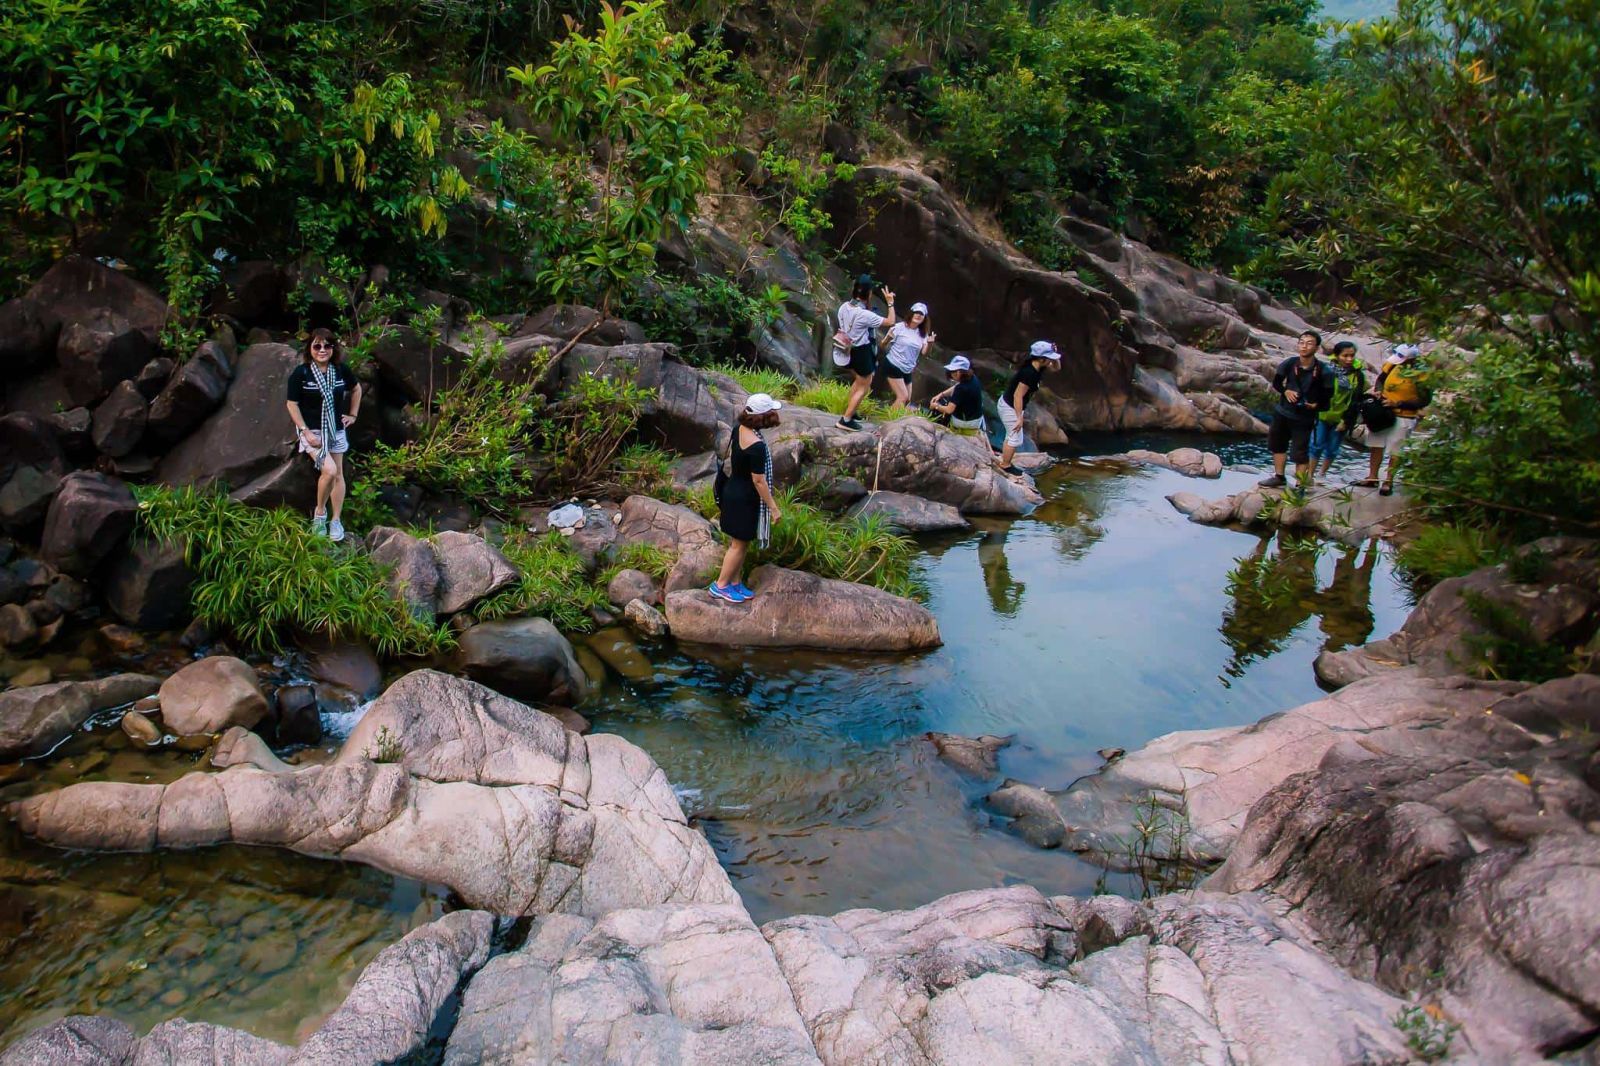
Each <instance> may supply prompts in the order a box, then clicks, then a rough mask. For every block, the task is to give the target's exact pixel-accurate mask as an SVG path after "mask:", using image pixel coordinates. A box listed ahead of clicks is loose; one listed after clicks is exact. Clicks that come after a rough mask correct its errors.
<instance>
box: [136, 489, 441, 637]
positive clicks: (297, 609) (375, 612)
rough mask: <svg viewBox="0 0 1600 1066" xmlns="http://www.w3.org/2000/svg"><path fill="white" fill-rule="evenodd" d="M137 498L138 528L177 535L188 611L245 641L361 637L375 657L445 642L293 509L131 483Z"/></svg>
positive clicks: (372, 572)
mask: <svg viewBox="0 0 1600 1066" xmlns="http://www.w3.org/2000/svg"><path fill="white" fill-rule="evenodd" d="M138 498H139V526H140V528H141V529H142V530H143V532H144V533H146V534H147V535H149V536H151V537H153V538H155V539H157V540H163V541H171V542H181V543H183V544H184V556H185V558H186V559H187V560H188V562H189V565H190V566H191V567H192V568H193V569H194V571H195V574H196V575H197V580H196V581H195V584H194V588H193V590H192V591H191V593H190V599H191V601H192V603H193V605H194V612H195V616H196V617H198V618H199V619H200V620H201V621H203V622H205V623H207V624H208V625H212V626H216V627H218V628H220V629H225V630H227V631H229V632H231V633H232V634H234V636H236V637H237V638H238V639H239V640H241V641H243V642H244V643H245V644H247V645H249V646H251V647H254V648H265V649H277V648H280V647H282V645H283V636H284V634H285V633H288V632H293V631H298V632H301V633H307V634H321V635H323V636H327V637H330V638H345V639H351V640H364V641H369V642H370V643H371V644H372V646H373V648H374V649H375V650H376V651H377V653H378V654H379V655H380V656H394V655H430V654H433V653H435V652H438V651H441V650H443V649H445V648H448V647H450V646H451V645H452V644H453V643H454V638H453V637H452V636H451V633H450V630H449V628H448V627H445V626H433V625H429V624H427V623H425V622H420V621H418V620H416V619H415V618H413V617H412V615H411V613H410V612H409V611H408V610H407V609H406V607H405V605H404V604H402V603H401V602H400V601H399V600H397V599H395V598H394V597H393V596H391V595H390V594H389V591H388V589H387V587H386V586H385V584H384V580H383V579H384V575H383V573H382V572H381V571H380V569H379V567H378V566H377V565H376V564H375V563H373V561H372V559H371V558H370V557H369V556H367V555H366V554H365V553H363V552H361V551H359V550H357V549H355V548H353V547H346V546H341V545H334V544H330V543H329V542H328V541H327V540H326V539H324V538H322V537H318V536H314V535H313V534H312V532H311V529H310V527H309V526H308V525H307V524H306V520H305V518H304V516H302V515H299V514H296V513H293V512H291V511H287V510H272V511H265V510H260V509H258V508H254V507H246V506H245V505H244V504H241V503H235V502H233V501H232V500H229V499H228V498H227V497H226V496H223V495H220V494H212V493H203V492H197V491H195V490H194V489H187V488H186V489H171V488H166V487H163V486H150V487H141V488H140V489H138Z"/></svg>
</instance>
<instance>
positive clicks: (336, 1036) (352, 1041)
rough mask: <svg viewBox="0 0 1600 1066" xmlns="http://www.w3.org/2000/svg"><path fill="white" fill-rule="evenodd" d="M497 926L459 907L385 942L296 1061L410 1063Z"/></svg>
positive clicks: (334, 1065)
mask: <svg viewBox="0 0 1600 1066" xmlns="http://www.w3.org/2000/svg"><path fill="white" fill-rule="evenodd" d="M494 927H495V922H494V916H493V915H491V914H488V913H487V912H485V911H456V912H454V913H452V914H447V915H445V916H444V917H443V918H440V919H439V920H437V921H434V922H430V923H428V924H427V925H424V926H421V927H420V928H417V929H413V930H412V931H411V932H409V933H407V934H406V935H405V936H404V937H402V938H401V939H400V941H399V942H398V943H396V944H391V945H390V946H389V947H387V948H384V949H383V950H382V951H380V952H379V953H378V955H377V957H376V958H374V959H373V960H372V961H371V962H370V963H368V964H367V967H366V969H364V970H362V971H361V976H360V977H359V978H358V979H357V980H356V983H355V987H354V988H352V989H351V990H350V994H349V995H348V996H346V997H345V1001H344V1003H343V1004H342V1005H341V1006H340V1007H339V1009H338V1010H336V1011H334V1012H333V1013H332V1014H331V1015H329V1016H328V1019H327V1020H326V1021H325V1022H323V1023H322V1025H321V1027H320V1028H318V1029H317V1031H316V1032H315V1033H313V1034H312V1035H311V1036H310V1037H309V1038H307V1039H306V1041H305V1042H304V1043H302V1044H301V1045H300V1047H299V1050H298V1051H296V1053H295V1058H294V1061H295V1062H296V1063H304V1064H306V1066H314V1064H316V1066H322V1064H325V1066H343V1064H345V1063H351V1062H399V1061H407V1059H408V1057H409V1056H411V1055H414V1054H416V1053H418V1052H420V1051H421V1050H422V1049H423V1047H424V1046H425V1045H426V1044H427V1042H428V1038H429V1036H430V1035H431V1034H432V1033H433V1032H434V1030H435V1028H436V1025H437V1020H438V1018H439V1016H440V1014H441V1012H442V1011H443V1010H444V1009H445V1006H446V1004H447V1003H448V1002H449V1001H450V999H451V997H452V996H454V995H455V994H456V989H457V988H458V987H459V986H460V985H461V984H462V982H463V981H465V980H466V979H468V978H469V977H471V976H472V975H473V974H474V973H476V972H477V971H478V968H479V967H481V966H482V965H483V964H484V961H485V960H486V959H488V957H489V945H490V937H491V936H492V935H493V933H494Z"/></svg>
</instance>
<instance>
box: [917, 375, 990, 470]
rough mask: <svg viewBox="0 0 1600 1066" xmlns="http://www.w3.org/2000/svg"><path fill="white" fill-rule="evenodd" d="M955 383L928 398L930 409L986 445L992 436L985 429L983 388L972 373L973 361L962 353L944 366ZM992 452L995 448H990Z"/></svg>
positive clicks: (957, 429)
mask: <svg viewBox="0 0 1600 1066" xmlns="http://www.w3.org/2000/svg"><path fill="white" fill-rule="evenodd" d="M944 369H945V373H947V374H949V375H950V380H951V381H952V382H953V384H952V385H951V386H950V387H949V388H948V389H945V390H944V391H943V392H941V393H939V395H937V396H935V397H934V398H933V399H931V400H929V401H928V408H929V409H930V410H932V411H934V412H937V414H938V416H939V417H938V421H940V422H943V423H945V424H946V425H948V426H949V427H950V429H951V430H952V431H953V432H955V433H959V434H960V435H961V436H963V437H978V438H980V439H981V440H982V441H983V443H984V445H985V446H988V444H989V438H988V436H987V434H985V433H984V431H983V389H982V387H980V386H979V385H978V379H977V378H975V377H973V376H972V361H971V360H969V359H968V358H967V357H966V356H964V355H958V356H956V357H955V358H954V359H952V360H950V361H949V362H948V363H946V364H945V365H944ZM990 452H991V454H992V453H993V449H992V448H991V449H990Z"/></svg>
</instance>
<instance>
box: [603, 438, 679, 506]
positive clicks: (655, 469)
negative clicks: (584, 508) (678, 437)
mask: <svg viewBox="0 0 1600 1066" xmlns="http://www.w3.org/2000/svg"><path fill="white" fill-rule="evenodd" d="M677 461H678V457H677V456H676V455H673V454H672V453H671V452H668V451H663V450H662V449H660V448H657V447H655V446H654V445H651V444H639V443H634V444H630V445H628V446H627V447H626V448H624V449H622V451H621V452H619V453H618V454H617V461H616V463H615V464H613V467H612V469H613V473H614V475H615V480H616V483H617V488H618V489H619V490H620V491H621V494H622V495H624V496H635V495H637V496H656V497H658V498H659V497H664V496H670V495H672V492H673V489H672V464H673V463H675V462H677Z"/></svg>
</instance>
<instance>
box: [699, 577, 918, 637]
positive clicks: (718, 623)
mask: <svg viewBox="0 0 1600 1066" xmlns="http://www.w3.org/2000/svg"><path fill="white" fill-rule="evenodd" d="M750 586H751V587H752V588H754V589H755V590H756V593H757V595H756V597H755V599H753V600H750V601H748V602H746V603H741V604H731V603H725V602H723V601H721V600H717V599H714V598H712V596H711V595H710V594H709V593H707V592H706V591H705V590H704V589H683V590H680V591H678V592H672V593H669V594H668V596H667V624H668V625H670V626H671V627H672V632H673V633H674V634H675V635H676V636H677V638H678V639H679V640H681V641H687V642H690V643H700V644H733V645H743V646H747V647H790V648H825V649H832V650H838V651H910V650H915V649H918V648H931V647H936V646H938V644H939V643H940V641H939V624H938V622H937V621H936V620H935V619H934V617H933V615H932V614H930V613H929V612H928V610H927V608H925V607H923V606H922V605H921V604H918V603H915V602H913V601H911V600H908V599H903V598H902V597H899V596H895V595H892V594H891V593H888V592H884V591H883V590H881V589H875V588H872V587H870V586H867V585H857V584H854V583H852V582H849V581H834V580H831V579H828V578H820V577H816V576H814V575H811V574H806V573H802V572H800V571H798V570H783V569H781V568H779V567H776V566H763V567H760V568H758V569H757V570H756V571H754V572H753V573H752V574H751V575H750Z"/></svg>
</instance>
